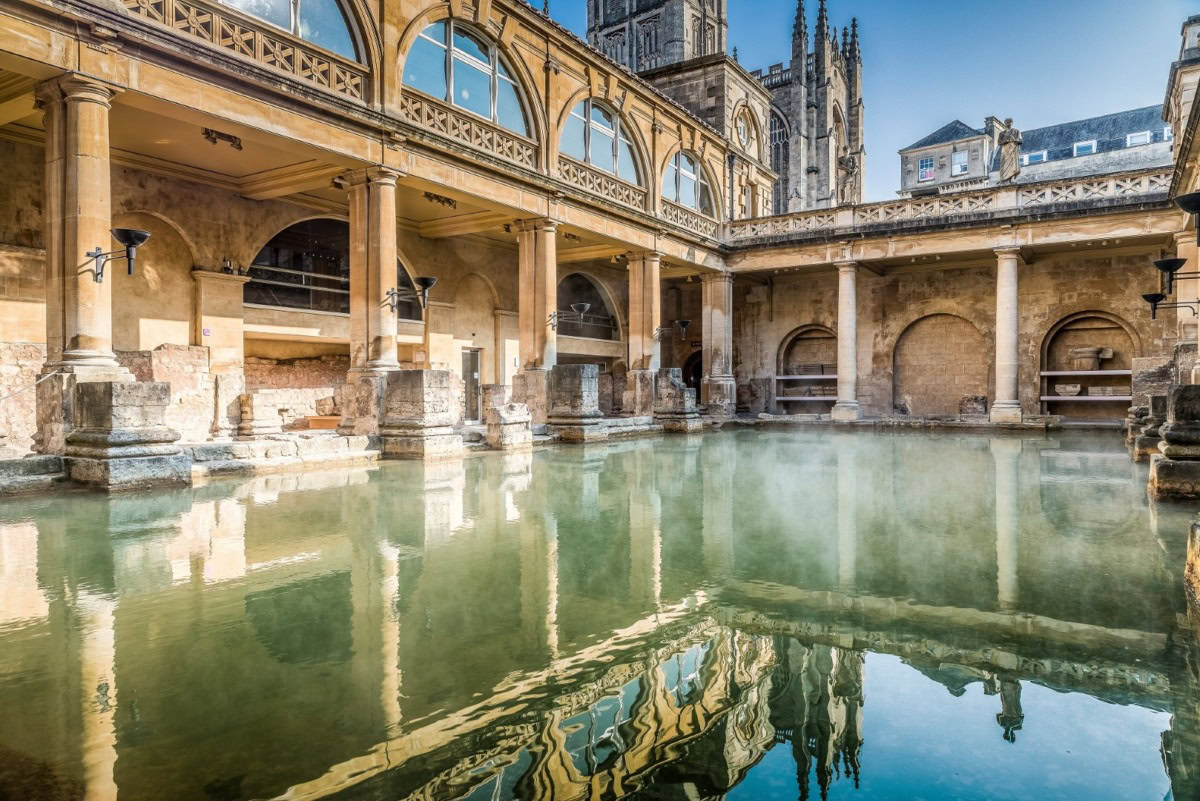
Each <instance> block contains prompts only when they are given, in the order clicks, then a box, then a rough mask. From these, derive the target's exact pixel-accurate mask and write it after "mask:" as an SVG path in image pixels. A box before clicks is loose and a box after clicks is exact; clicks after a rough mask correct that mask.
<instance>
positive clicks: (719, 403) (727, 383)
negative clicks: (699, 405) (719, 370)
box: [702, 376, 738, 417]
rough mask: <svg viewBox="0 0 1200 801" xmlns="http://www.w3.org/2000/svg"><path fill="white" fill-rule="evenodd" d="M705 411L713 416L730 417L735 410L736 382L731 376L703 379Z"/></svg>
mask: <svg viewBox="0 0 1200 801" xmlns="http://www.w3.org/2000/svg"><path fill="white" fill-rule="evenodd" d="M702 389H703V391H704V398H705V402H704V406H705V411H706V412H707V413H708V414H710V415H713V416H714V417H732V416H733V415H734V414H735V413H736V412H737V392H738V389H737V382H736V381H735V380H734V379H733V376H718V377H713V378H706V379H704V384H703V387H702Z"/></svg>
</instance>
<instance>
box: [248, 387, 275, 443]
mask: <svg viewBox="0 0 1200 801" xmlns="http://www.w3.org/2000/svg"><path fill="white" fill-rule="evenodd" d="M239 401H240V404H241V409H242V416H241V420H240V421H239V422H238V439H253V438H254V437H265V436H268V435H271V434H280V433H282V432H283V418H282V417H280V414H279V400H278V398H277V397H276V396H275V394H274V393H272V392H269V391H263V392H247V393H244V394H242V396H241V397H240V398H239Z"/></svg>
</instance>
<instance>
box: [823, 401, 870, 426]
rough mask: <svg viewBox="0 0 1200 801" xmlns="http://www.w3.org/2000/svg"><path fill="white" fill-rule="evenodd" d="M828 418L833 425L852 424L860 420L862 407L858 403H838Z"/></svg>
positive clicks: (834, 405)
mask: <svg viewBox="0 0 1200 801" xmlns="http://www.w3.org/2000/svg"><path fill="white" fill-rule="evenodd" d="M829 416H830V418H831V419H832V420H833V421H834V422H835V423H853V422H856V421H858V420H861V419H862V406H859V404H858V401H838V402H837V403H835V404H833V409H832V411H830V414H829Z"/></svg>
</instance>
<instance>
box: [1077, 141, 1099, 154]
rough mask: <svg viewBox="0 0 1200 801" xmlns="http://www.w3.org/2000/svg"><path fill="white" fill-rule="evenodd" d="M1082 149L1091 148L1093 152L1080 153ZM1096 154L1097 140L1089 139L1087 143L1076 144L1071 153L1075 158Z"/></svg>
mask: <svg viewBox="0 0 1200 801" xmlns="http://www.w3.org/2000/svg"><path fill="white" fill-rule="evenodd" d="M1081 147H1090V148H1091V150H1089V151H1088V152H1086V153H1080V152H1079V148H1081ZM1096 152H1097V151H1096V140H1095V139H1088V140H1087V141H1086V142H1076V143H1075V146H1074V148H1073V149H1072V151H1071V153H1072V155H1075V156H1092V155H1095V154H1096Z"/></svg>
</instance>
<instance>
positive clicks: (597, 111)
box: [592, 106, 613, 131]
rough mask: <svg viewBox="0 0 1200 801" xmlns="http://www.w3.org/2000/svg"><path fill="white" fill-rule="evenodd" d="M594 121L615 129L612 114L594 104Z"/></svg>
mask: <svg viewBox="0 0 1200 801" xmlns="http://www.w3.org/2000/svg"><path fill="white" fill-rule="evenodd" d="M592 122H594V123H596V124H597V125H599V126H600V127H602V128H605V129H607V130H609V131H611V130H613V119H612V115H611V114H609V113H608V112H607V111H605V110H604V109H602V108H600V107H598V106H592Z"/></svg>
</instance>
